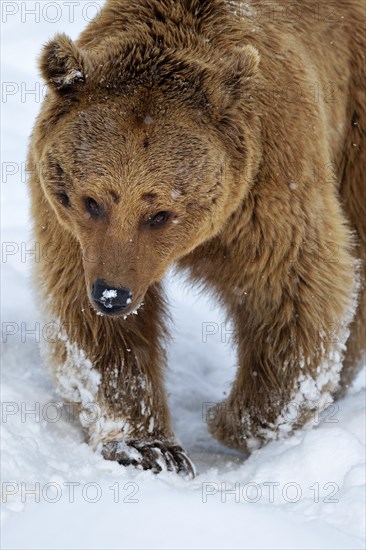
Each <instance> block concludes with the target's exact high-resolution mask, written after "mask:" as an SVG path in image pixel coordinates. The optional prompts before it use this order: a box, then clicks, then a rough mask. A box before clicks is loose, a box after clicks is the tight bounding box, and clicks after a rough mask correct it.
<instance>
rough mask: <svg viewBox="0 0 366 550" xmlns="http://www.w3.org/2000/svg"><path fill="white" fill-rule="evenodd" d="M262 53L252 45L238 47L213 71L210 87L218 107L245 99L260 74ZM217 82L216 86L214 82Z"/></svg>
mask: <svg viewBox="0 0 366 550" xmlns="http://www.w3.org/2000/svg"><path fill="white" fill-rule="evenodd" d="M259 62H260V55H259V52H258V50H257V49H256V48H255V47H254V46H252V45H246V46H242V47H236V48H235V49H234V50H233V51H231V52H230V54H229V55H228V56H227V57H225V58H224V59H222V62H221V64H219V65H218V66H217V67H216V69H215V70H214V71H213V72H212V77H211V85H210V86H209V89H210V90H211V93H212V95H213V97H212V98H211V99H212V101H213V103H214V104H216V106H217V107H219V106H220V107H221V108H225V107H228V106H234V105H235V103H237V102H238V101H240V100H243V99H244V98H245V97H246V95H247V93H248V92H249V91H250V90H251V89H252V87H253V81H254V79H255V77H256V76H257V74H258V72H259V71H258V68H259ZM213 82H216V87H215V86H212V83H213Z"/></svg>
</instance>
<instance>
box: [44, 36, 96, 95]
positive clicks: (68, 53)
mask: <svg viewBox="0 0 366 550" xmlns="http://www.w3.org/2000/svg"><path fill="white" fill-rule="evenodd" d="M39 67H40V70H41V74H42V77H43V78H44V80H45V81H46V83H47V84H49V85H50V86H51V87H52V88H53V89H54V90H56V91H57V92H61V93H63V92H69V91H73V90H74V89H75V88H77V87H78V85H79V84H80V83H82V82H85V80H86V76H87V75H86V67H87V60H86V56H85V52H83V51H82V50H80V48H78V47H77V46H76V44H74V42H73V41H72V40H71V38H69V37H68V36H66V34H58V35H56V36H55V38H54V39H53V40H51V41H50V42H48V44H46V45H45V47H44V49H43V51H42V54H41V57H40V60H39Z"/></svg>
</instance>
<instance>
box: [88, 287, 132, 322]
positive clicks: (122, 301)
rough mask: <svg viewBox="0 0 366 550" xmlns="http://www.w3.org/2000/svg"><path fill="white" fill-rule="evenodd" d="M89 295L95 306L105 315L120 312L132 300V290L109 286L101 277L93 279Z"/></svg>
mask: <svg viewBox="0 0 366 550" xmlns="http://www.w3.org/2000/svg"><path fill="white" fill-rule="evenodd" d="M91 296H92V299H93V302H94V303H95V305H96V307H97V308H98V309H99V310H100V311H101V312H102V313H104V314H105V315H116V314H118V313H121V312H122V311H125V310H126V309H127V308H128V306H129V305H130V304H131V302H132V292H131V291H130V290H128V288H117V287H111V286H110V285H109V284H108V283H106V282H105V281H103V280H102V279H97V280H96V281H94V283H93V286H92V291H91Z"/></svg>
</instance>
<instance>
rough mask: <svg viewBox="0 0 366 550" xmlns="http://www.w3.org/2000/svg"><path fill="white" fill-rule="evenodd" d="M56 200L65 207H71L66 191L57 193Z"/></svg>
mask: <svg viewBox="0 0 366 550" xmlns="http://www.w3.org/2000/svg"><path fill="white" fill-rule="evenodd" d="M57 200H58V202H59V203H60V204H62V206H64V207H65V208H70V207H71V202H70V199H69V197H68V195H67V194H66V193H57Z"/></svg>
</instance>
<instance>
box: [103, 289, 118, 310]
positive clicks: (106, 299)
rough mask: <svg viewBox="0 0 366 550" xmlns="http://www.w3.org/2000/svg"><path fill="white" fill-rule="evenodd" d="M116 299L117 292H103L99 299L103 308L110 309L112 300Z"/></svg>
mask: <svg viewBox="0 0 366 550" xmlns="http://www.w3.org/2000/svg"><path fill="white" fill-rule="evenodd" d="M113 298H117V290H113V289H112V290H107V289H106V290H103V293H102V297H101V299H100V301H101V303H102V304H103V305H104V307H107V308H109V309H111V308H112V307H113V304H112V300H113Z"/></svg>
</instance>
